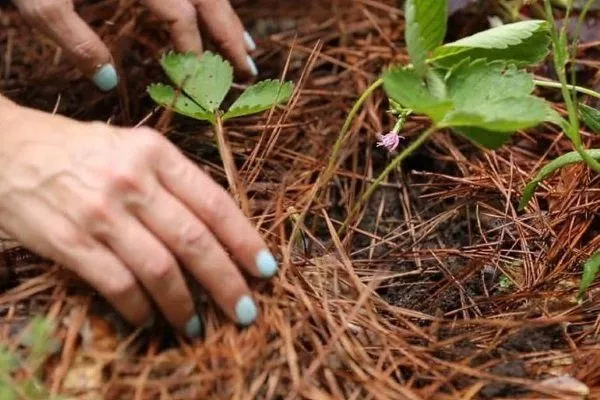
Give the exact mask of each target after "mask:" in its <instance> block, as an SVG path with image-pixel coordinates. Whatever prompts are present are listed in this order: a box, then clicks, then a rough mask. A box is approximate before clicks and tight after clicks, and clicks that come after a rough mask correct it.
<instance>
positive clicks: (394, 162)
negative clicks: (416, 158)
mask: <svg viewBox="0 0 600 400" xmlns="http://www.w3.org/2000/svg"><path fill="white" fill-rule="evenodd" d="M437 130H438V127H437V126H435V125H434V126H431V127H429V128H428V129H427V130H426V131H424V132H423V133H421V135H419V137H418V138H416V139H415V140H413V141H412V143H411V144H410V145H409V146H408V147H406V148H405V149H404V150H403V151H402V152H401V153H400V154H398V155H397V156H396V157H394V159H393V160H392V162H391V163H389V164H388V166H387V167H386V168H385V169H384V170H383V172H382V173H381V174H379V176H378V177H377V179H375V180H374V181H373V183H372V184H371V186H370V187H369V188H368V189H367V191H366V192H365V193H364V194H363V195H362V196H361V197H360V199H359V200H358V202H357V203H356V205H355V206H354V208H353V209H352V211H350V214H349V215H348V217H347V218H346V221H345V222H344V224H343V225H342V227H341V228H340V230H339V231H338V235H341V234H342V232H343V231H344V230H345V229H346V227H347V226H348V223H349V222H350V221H351V220H352V218H354V217H355V216H356V214H357V213H358V211H359V210H360V207H361V206H362V205H363V204H365V203H366V202H367V201H368V200H369V199H370V198H371V196H372V195H373V193H375V190H377V188H378V187H379V185H381V183H382V182H383V181H384V179H385V178H386V177H387V176H388V175H389V174H390V173H391V172H392V171H393V170H395V169H396V168H398V166H399V165H400V164H401V163H402V161H404V160H405V159H406V158H407V157H408V156H410V155H411V154H412V153H413V152H414V151H415V150H416V149H418V148H419V147H420V146H421V145H422V144H423V143H425V141H426V140H427V139H429V137H430V136H431V135H433V134H434V133H435V132H436V131H437Z"/></svg>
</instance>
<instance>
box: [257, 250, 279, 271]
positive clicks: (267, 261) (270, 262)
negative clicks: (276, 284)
mask: <svg viewBox="0 0 600 400" xmlns="http://www.w3.org/2000/svg"><path fill="white" fill-rule="evenodd" d="M256 266H257V267H258V272H260V274H261V275H262V276H263V277H265V278H270V277H272V276H273V275H275V273H276V272H277V269H278V265H277V261H276V260H275V257H273V254H271V252H270V251H269V250H261V251H259V252H258V254H257V255H256Z"/></svg>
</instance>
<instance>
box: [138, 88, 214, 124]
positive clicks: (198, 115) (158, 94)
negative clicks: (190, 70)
mask: <svg viewBox="0 0 600 400" xmlns="http://www.w3.org/2000/svg"><path fill="white" fill-rule="evenodd" d="M147 91H148V94H149V95H150V97H151V98H152V100H154V101H155V102H156V103H157V104H159V105H161V106H163V107H165V108H167V109H169V110H173V111H175V112H176V113H178V114H182V115H186V116H188V117H192V118H195V119H198V120H201V121H210V122H213V123H214V121H215V117H214V115H213V114H212V113H210V112H208V111H206V110H205V109H203V108H202V107H200V106H199V105H198V104H196V103H195V102H194V101H193V100H192V99H190V98H189V97H187V96H186V95H185V94H183V93H176V92H175V89H173V87H171V86H168V85H163V84H162V83H154V84H152V85H150V86H148V89H147Z"/></svg>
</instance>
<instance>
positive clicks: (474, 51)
mask: <svg viewBox="0 0 600 400" xmlns="http://www.w3.org/2000/svg"><path fill="white" fill-rule="evenodd" d="M549 32H550V29H549V24H548V23H547V22H546V21H544V20H528V21H521V22H515V23H512V24H506V25H502V26H499V27H496V28H492V29H488V30H485V31H482V32H479V33H476V34H474V35H472V36H468V37H466V38H463V39H460V40H457V41H455V42H452V43H447V44H444V45H443V46H440V47H438V48H436V49H435V50H434V52H433V56H432V57H431V59H429V60H428V61H429V62H431V63H433V64H436V65H439V66H442V67H445V68H450V67H451V66H453V65H456V64H458V63H459V62H461V61H462V60H463V59H464V58H466V57H471V58H473V59H477V58H483V59H486V60H488V61H493V60H501V61H503V62H505V63H506V64H515V65H517V66H525V65H531V64H535V63H537V62H539V61H541V60H543V59H544V58H545V57H546V55H547V54H548V52H549V44H550V35H549Z"/></svg>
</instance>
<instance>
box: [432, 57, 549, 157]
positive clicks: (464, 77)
mask: <svg viewBox="0 0 600 400" xmlns="http://www.w3.org/2000/svg"><path fill="white" fill-rule="evenodd" d="M446 86H447V90H448V97H449V98H450V99H451V100H452V102H453V104H454V107H453V110H452V111H450V112H449V113H448V114H447V115H446V116H445V117H444V119H443V120H442V121H441V123H440V125H441V126H446V127H452V128H459V129H457V131H458V132H459V133H460V134H462V135H463V136H466V137H468V138H469V139H470V140H473V141H475V142H477V143H479V144H481V145H483V146H485V147H488V148H491V149H494V148H498V147H499V146H501V145H502V144H503V143H504V142H506V140H508V139H509V138H510V136H511V134H512V133H514V132H515V131H517V130H519V129H526V128H531V127H533V126H536V125H538V124H539V123H541V122H544V121H548V120H553V119H555V118H556V117H557V116H556V113H552V111H553V110H552V109H551V108H550V106H549V104H548V103H547V102H545V101H544V100H543V99H539V98H537V97H535V96H532V95H531V92H532V91H533V88H534V83H533V77H532V75H531V74H528V73H526V72H524V71H520V70H517V69H516V67H515V66H509V67H506V66H505V65H504V63H503V62H501V61H492V62H488V61H487V60H485V59H476V60H474V61H471V60H469V59H466V60H463V61H462V62H461V63H459V64H457V65H455V66H454V68H453V69H452V71H451V72H450V73H449V75H448V77H447V80H446ZM523 110H527V112H523Z"/></svg>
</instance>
